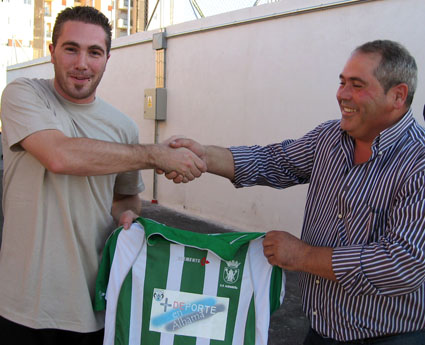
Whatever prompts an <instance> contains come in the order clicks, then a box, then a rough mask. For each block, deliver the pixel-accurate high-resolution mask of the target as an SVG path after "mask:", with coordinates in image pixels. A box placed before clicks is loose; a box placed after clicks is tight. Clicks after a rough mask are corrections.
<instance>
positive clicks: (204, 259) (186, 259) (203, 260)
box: [177, 256, 210, 266]
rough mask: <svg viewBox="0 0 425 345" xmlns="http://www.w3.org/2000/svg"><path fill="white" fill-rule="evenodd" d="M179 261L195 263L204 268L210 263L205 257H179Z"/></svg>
mask: <svg viewBox="0 0 425 345" xmlns="http://www.w3.org/2000/svg"><path fill="white" fill-rule="evenodd" d="M177 260H179V261H184V262H193V263H195V264H201V265H202V266H205V265H207V264H209V263H210V262H209V261H208V260H207V258H206V257H205V256H204V257H203V258H202V259H199V258H191V257H187V256H179V257H178V258H177Z"/></svg>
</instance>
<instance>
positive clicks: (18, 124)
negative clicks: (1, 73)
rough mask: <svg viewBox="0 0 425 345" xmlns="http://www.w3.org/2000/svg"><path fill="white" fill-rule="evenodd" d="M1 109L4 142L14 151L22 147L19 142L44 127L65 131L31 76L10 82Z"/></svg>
mask: <svg viewBox="0 0 425 345" xmlns="http://www.w3.org/2000/svg"><path fill="white" fill-rule="evenodd" d="M1 109H2V112H1V116H2V126H3V129H4V133H5V143H6V144H7V145H8V147H9V148H10V149H11V150H12V151H20V150H22V148H21V146H20V145H18V144H19V142H20V141H21V140H23V139H25V138H26V137H27V136H29V135H30V134H33V133H35V132H38V131H41V130H45V129H58V130H62V126H61V124H60V122H59V121H58V120H57V119H56V116H55V114H54V112H53V111H52V109H50V105H49V103H48V100H47V97H45V96H43V92H42V90H41V88H36V87H35V85H34V84H33V83H32V81H31V80H29V79H25V78H19V79H16V80H15V81H13V82H11V83H10V84H8V86H7V87H6V88H5V90H4V92H3V95H2V103H1Z"/></svg>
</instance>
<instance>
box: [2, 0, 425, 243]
mask: <svg viewBox="0 0 425 345" xmlns="http://www.w3.org/2000/svg"><path fill="white" fill-rule="evenodd" d="M293 3H297V4H296V5H293ZM300 3H302V5H300ZM326 3H328V4H330V3H333V4H336V3H337V2H335V1H318V0H305V1H302V2H301V1H297V2H294V1H290V0H286V1H284V0H282V1H281V2H279V3H274V4H269V5H263V6H259V7H256V8H249V9H244V10H240V11H235V12H230V13H226V14H222V15H217V16H213V17H209V18H205V19H202V20H198V21H193V22H188V23H183V24H179V25H175V26H171V27H168V28H167V36H168V37H169V38H168V41H167V44H168V48H167V58H166V63H167V76H166V78H167V79H166V84H167V85H166V86H167V96H168V104H167V106H168V114H167V121H166V122H164V123H161V124H160V126H159V134H160V140H164V139H166V138H168V137H169V136H171V135H174V134H183V135H186V136H188V137H192V138H194V139H197V140H199V141H200V142H202V143H205V144H217V145H222V146H230V145H244V144H248V145H249V144H267V143H272V142H277V141H281V140H283V139H286V138H297V137H300V136H301V135H303V134H304V133H305V132H307V131H308V130H310V129H312V128H313V127H315V126H316V125H318V124H319V123H321V122H323V121H326V120H328V119H334V118H339V117H340V114H339V109H338V107H337V102H336V99H335V93H336V89H337V87H338V83H339V78H338V75H339V73H340V72H341V70H342V68H343V66H344V64H345V61H346V59H347V58H348V56H349V54H350V52H351V51H352V50H353V49H354V48H355V47H356V46H358V45H359V44H362V43H364V42H366V41H369V40H374V39H392V40H396V41H399V42H401V43H402V44H404V45H405V46H406V47H407V48H408V50H410V52H411V53H412V54H413V55H414V56H415V57H416V61H417V63H418V67H419V85H418V89H417V92H416V96H415V100H414V104H413V108H414V111H415V113H416V116H417V118H418V120H419V122H420V123H421V124H423V120H422V108H423V105H424V103H425V95H424V87H425V83H424V80H425V78H424V75H425V63H424V61H425V46H424V45H423V44H422V40H423V39H422V37H424V36H425V35H424V34H425V26H424V25H423V13H425V2H424V1H423V0H385V1H383V0H377V1H366V2H365V1H363V2H359V3H356V4H353V5H347V6H341V7H338V6H334V7H333V8H332V9H323V10H320V11H310V12H309V11H301V12H302V13H301V14H293V15H281V16H277V17H275V18H273V19H264V18H263V17H266V16H270V15H272V14H278V13H280V14H285V13H287V14H289V13H290V12H292V11H293V10H296V9H300V10H303V9H307V8H311V7H313V6H316V5H320V4H326ZM300 6H303V8H300ZM250 18H263V19H264V20H259V21H255V22H251V23H247V24H243V25H229V24H231V23H234V22H239V21H244V20H248V19H250ZM214 26H218V27H219V28H217V29H214V30H210V28H211V27H214ZM192 31H193V33H190V34H188V32H192ZM151 37H152V32H144V33H138V34H136V35H132V36H130V37H125V38H120V39H117V40H115V41H114V43H113V44H114V46H115V47H116V48H115V49H114V50H113V51H112V57H111V59H110V61H109V63H108V67H107V71H106V73H105V76H104V80H103V81H102V83H101V86H100V88H99V93H98V94H99V95H100V96H101V97H103V98H105V99H106V100H108V101H109V102H111V103H112V104H114V105H115V106H117V107H118V108H120V109H122V110H123V111H124V112H126V113H127V114H129V115H130V116H131V117H132V118H134V119H135V120H136V121H137V123H138V125H139V127H140V133H141V141H142V142H153V140H154V123H153V121H150V120H144V119H143V90H144V89H145V88H152V87H154V86H155V80H154V73H155V69H154V68H155V65H154V60H155V59H154V51H153V50H152V44H151V42H150V41H149V40H150V38H151ZM138 42H139V43H138ZM127 43H134V44H131V45H129V46H125V47H121V48H119V46H122V45H125V44H127ZM42 66H44V65H42ZM45 66H49V65H45ZM22 73H24V74H27V75H32V76H35V75H41V74H43V73H46V74H45V75H46V76H47V75H51V73H52V72H51V70H49V68H44V67H40V66H34V67H31V68H24V69H19V70H16V69H15V70H11V71H9V74H8V77H9V80H12V79H14V78H15V77H16V76H17V75H22ZM143 176H144V179H145V183H146V185H147V190H146V191H145V192H144V193H143V195H142V196H143V198H145V199H147V200H150V199H151V198H152V180H153V178H152V173H151V172H146V171H145V172H143ZM305 193H306V186H300V187H294V188H291V189H288V190H285V191H279V190H272V189H270V188H267V187H252V188H246V189H240V190H236V189H234V188H233V187H232V185H231V184H230V183H229V182H228V181H226V180H224V179H221V178H219V177H216V176H212V175H206V176H204V177H202V178H201V179H199V180H197V181H194V182H191V183H189V184H186V185H174V184H173V183H171V182H169V181H168V180H166V179H165V178H163V177H159V178H158V201H159V202H160V203H161V204H163V205H165V206H167V207H171V208H174V209H176V210H179V211H183V212H187V213H190V214H192V215H199V216H202V217H204V218H209V219H211V220H215V221H218V222H221V223H226V224H228V225H231V226H235V227H238V228H241V229H244V230H253V231H254V230H258V231H267V230H270V229H285V230H288V231H290V232H292V233H294V234H296V235H299V234H300V231H301V224H302V218H303V210H304V202H305Z"/></svg>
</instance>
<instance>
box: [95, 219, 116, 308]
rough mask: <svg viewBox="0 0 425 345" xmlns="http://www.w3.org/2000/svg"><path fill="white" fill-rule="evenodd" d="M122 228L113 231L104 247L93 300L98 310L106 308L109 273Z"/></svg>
mask: <svg viewBox="0 0 425 345" xmlns="http://www.w3.org/2000/svg"><path fill="white" fill-rule="evenodd" d="M121 230H122V227H121V228H118V229H117V230H115V231H114V232H113V233H112V235H111V236H110V237H109V238H108V240H107V241H106V244H105V248H104V249H103V253H102V260H101V262H100V266H99V271H98V273H97V277H96V290H95V296H94V302H93V309H94V310H96V311H101V310H106V298H105V297H106V289H107V288H108V281H109V274H110V272H111V266H112V261H113V259H114V253H115V248H116V246H117V241H118V235H119V233H120V232H121Z"/></svg>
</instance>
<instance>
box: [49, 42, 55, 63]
mask: <svg viewBox="0 0 425 345" xmlns="http://www.w3.org/2000/svg"><path fill="white" fill-rule="evenodd" d="M49 51H50V61H51V62H52V63H55V61H54V55H53V54H54V52H55V47H54V46H53V44H52V43H50V44H49Z"/></svg>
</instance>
